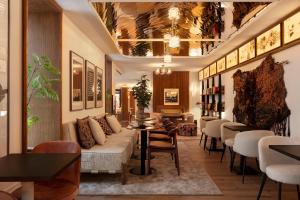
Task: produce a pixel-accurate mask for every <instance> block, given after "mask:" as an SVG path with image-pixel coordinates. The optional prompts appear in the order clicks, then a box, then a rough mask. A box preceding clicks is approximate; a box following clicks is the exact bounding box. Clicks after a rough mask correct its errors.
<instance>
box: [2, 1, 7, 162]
mask: <svg viewBox="0 0 300 200" xmlns="http://www.w3.org/2000/svg"><path fill="white" fill-rule="evenodd" d="M0 27H1V29H0V126H1V130H0V157H2V156H5V155H7V154H8V153H9V101H8V92H9V30H8V29H9V0H0Z"/></svg>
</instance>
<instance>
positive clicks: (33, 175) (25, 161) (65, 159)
mask: <svg viewBox="0 0 300 200" xmlns="http://www.w3.org/2000/svg"><path fill="white" fill-rule="evenodd" d="M79 158H80V154H76V153H56V154H52V153H51V154H50V153H49V154H44V153H41V154H38V153H28V154H10V155H7V156H4V157H2V158H0V182H22V200H34V181H49V180H51V179H53V178H55V176H57V175H58V174H59V173H60V172H62V171H63V170H64V169H66V168H67V167H69V166H70V165H71V164H72V163H74V162H75V161H76V160H78V159H79Z"/></svg>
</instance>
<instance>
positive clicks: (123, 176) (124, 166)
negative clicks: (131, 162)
mask: <svg viewBox="0 0 300 200" xmlns="http://www.w3.org/2000/svg"><path fill="white" fill-rule="evenodd" d="M126 173H127V164H124V163H122V173H121V181H122V185H125V184H126V182H127V175H126Z"/></svg>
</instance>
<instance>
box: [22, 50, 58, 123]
mask: <svg viewBox="0 0 300 200" xmlns="http://www.w3.org/2000/svg"><path fill="white" fill-rule="evenodd" d="M32 60H33V64H29V65H28V83H27V91H28V95H27V115H28V116H27V126H28V128H31V127H32V126H33V125H34V124H35V123H37V122H38V121H39V117H38V116H37V115H34V114H33V113H32V109H31V105H30V103H31V100H32V98H40V99H50V100H52V101H58V100H59V95H58V93H57V92H56V90H55V89H54V84H56V83H57V82H59V81H60V77H59V75H60V71H59V69H58V68H56V67H55V66H53V64H52V62H51V60H50V59H49V58H48V57H46V56H37V55H33V59H32Z"/></svg>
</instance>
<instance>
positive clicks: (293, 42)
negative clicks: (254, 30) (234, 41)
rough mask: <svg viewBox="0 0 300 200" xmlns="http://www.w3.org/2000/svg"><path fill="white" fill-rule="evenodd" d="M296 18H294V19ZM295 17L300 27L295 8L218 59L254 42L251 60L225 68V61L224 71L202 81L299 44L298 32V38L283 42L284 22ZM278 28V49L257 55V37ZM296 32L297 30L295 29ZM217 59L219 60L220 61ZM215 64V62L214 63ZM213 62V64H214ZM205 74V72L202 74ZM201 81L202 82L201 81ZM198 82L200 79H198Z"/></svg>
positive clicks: (298, 13)
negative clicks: (253, 52) (253, 53)
mask: <svg viewBox="0 0 300 200" xmlns="http://www.w3.org/2000/svg"><path fill="white" fill-rule="evenodd" d="M295 16H296V17H295ZM293 17H295V19H296V21H297V22H298V21H299V27H300V8H297V9H295V10H294V11H292V12H291V13H290V14H289V15H287V16H285V17H283V18H282V19H280V20H278V21H277V22H275V23H273V24H271V25H270V26H268V27H267V28H265V29H264V30H262V31H261V32H260V33H258V34H256V35H255V36H254V37H253V38H250V39H249V40H247V41H245V42H244V43H242V44H241V45H240V46H238V47H236V48H235V49H233V50H232V51H230V52H229V53H226V54H224V55H222V56H221V57H220V58H222V57H224V56H225V57H226V58H227V56H228V55H229V54H231V53H232V52H234V51H236V50H239V48H241V47H243V46H244V45H245V44H247V43H249V42H250V41H253V40H254V42H255V56H254V57H253V58H251V59H248V60H245V61H240V60H238V64H237V65H235V66H229V67H228V66H227V61H226V70H224V71H222V72H217V74H214V75H209V76H208V77H205V76H204V77H203V79H207V78H209V77H210V76H216V75H218V74H220V73H226V72H227V71H230V70H233V69H236V68H239V67H242V66H244V65H247V64H249V63H251V62H254V61H256V60H260V59H262V58H264V57H265V56H266V55H269V54H274V53H277V52H280V51H283V50H285V49H288V48H290V47H292V46H295V45H298V44H300V31H299V33H298V34H299V36H298V34H297V37H295V38H293V40H291V41H284V35H285V34H286V33H285V32H286V31H285V29H284V23H287V22H286V21H287V20H288V19H290V18H293ZM278 25H279V26H280V46H279V47H276V48H272V49H271V50H268V51H265V52H261V54H259V55H257V37H259V36H260V35H262V34H263V33H265V32H267V31H269V30H270V29H272V28H274V27H276V26H278ZM297 30H298V29H297ZM238 57H240V55H239V51H238ZM220 58H219V59H220ZM214 62H216V61H214ZM214 62H213V63H214ZM209 66H210V65H208V67H205V68H203V69H202V70H201V71H205V69H206V68H209ZM204 74H205V72H204ZM203 79H202V80H203ZM199 80H200V79H199Z"/></svg>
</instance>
